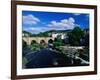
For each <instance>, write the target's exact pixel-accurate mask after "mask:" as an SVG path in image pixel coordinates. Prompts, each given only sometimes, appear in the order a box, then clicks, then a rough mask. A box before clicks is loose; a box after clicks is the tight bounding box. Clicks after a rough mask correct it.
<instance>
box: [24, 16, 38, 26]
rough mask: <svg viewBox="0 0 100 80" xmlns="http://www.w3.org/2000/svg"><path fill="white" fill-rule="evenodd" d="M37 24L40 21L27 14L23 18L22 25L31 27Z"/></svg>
mask: <svg viewBox="0 0 100 80" xmlns="http://www.w3.org/2000/svg"><path fill="white" fill-rule="evenodd" d="M37 22H40V20H39V19H38V18H37V17H35V16H34V15H31V14H29V15H26V16H23V24H28V25H33V24H37Z"/></svg>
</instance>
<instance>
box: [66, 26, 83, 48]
mask: <svg viewBox="0 0 100 80" xmlns="http://www.w3.org/2000/svg"><path fill="white" fill-rule="evenodd" d="M68 36H69V43H70V45H72V46H79V45H80V39H81V38H82V37H83V36H84V31H83V30H82V29H81V28H80V27H75V28H74V29H73V30H72V31H71V32H69V34H68Z"/></svg>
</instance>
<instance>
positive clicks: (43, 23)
mask: <svg viewBox="0 0 100 80" xmlns="http://www.w3.org/2000/svg"><path fill="white" fill-rule="evenodd" d="M75 26H79V27H81V28H82V29H85V28H89V14H80V13H61V12H39V11H22V27H23V30H25V31H28V32H31V33H35V34H37V33H39V32H45V31H48V30H68V29H73V28H74V27H75Z"/></svg>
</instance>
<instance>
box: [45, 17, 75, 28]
mask: <svg viewBox="0 0 100 80" xmlns="http://www.w3.org/2000/svg"><path fill="white" fill-rule="evenodd" d="M47 26H49V27H51V28H53V29H73V28H74V27H75V19H74V18H72V17H70V18H68V19H63V20H60V21H59V22H57V21H51V22H50V24H48V25H47Z"/></svg>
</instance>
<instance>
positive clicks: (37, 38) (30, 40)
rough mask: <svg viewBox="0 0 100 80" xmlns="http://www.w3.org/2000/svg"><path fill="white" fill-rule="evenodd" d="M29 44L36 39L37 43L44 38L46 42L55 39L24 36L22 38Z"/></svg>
mask: <svg viewBox="0 0 100 80" xmlns="http://www.w3.org/2000/svg"><path fill="white" fill-rule="evenodd" d="M22 39H23V40H24V41H25V42H26V43H27V44H28V45H30V44H31V42H32V41H33V40H35V41H36V42H37V43H40V42H41V41H42V40H43V41H45V43H48V41H49V40H50V39H52V40H54V38H53V37H23V38H22Z"/></svg>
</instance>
